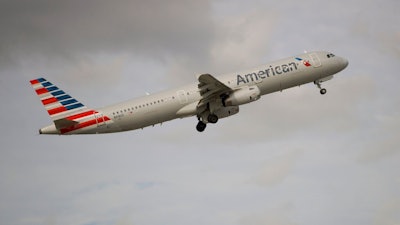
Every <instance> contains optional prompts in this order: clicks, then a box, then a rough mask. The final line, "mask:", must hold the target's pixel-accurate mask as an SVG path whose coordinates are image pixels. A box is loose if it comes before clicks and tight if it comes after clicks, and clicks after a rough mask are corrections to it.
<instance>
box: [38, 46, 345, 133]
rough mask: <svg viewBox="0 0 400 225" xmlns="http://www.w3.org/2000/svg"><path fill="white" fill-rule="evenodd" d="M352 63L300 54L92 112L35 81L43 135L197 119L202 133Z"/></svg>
mask: <svg viewBox="0 0 400 225" xmlns="http://www.w3.org/2000/svg"><path fill="white" fill-rule="evenodd" d="M347 65H348V61H347V60H346V59H345V58H342V57H339V56H335V55H334V54H332V53H330V52H326V51H315V52H309V53H303V54H298V55H296V56H292V57H289V58H285V59H281V60H278V61H275V62H271V63H267V64H264V65H262V66H259V67H255V68H253V69H249V70H244V71H240V72H235V73H229V74H225V75H221V76H218V77H216V76H212V75H210V74H201V75H198V76H197V82H195V83H193V84H189V85H186V86H183V87H180V88H177V89H173V90H167V91H163V92H160V93H156V94H151V95H146V96H144V97H140V98H136V99H133V100H129V101H125V102H122V103H118V104H114V105H111V106H106V107H103V108H99V109H92V108H88V107H86V106H85V105H83V104H82V103H81V102H79V101H78V100H76V99H75V98H73V97H71V96H70V95H68V94H67V93H65V92H64V91H63V90H61V89H59V88H58V87H57V86H55V85H54V84H53V83H51V82H49V81H47V80H46V79H44V78H37V79H34V80H31V81H30V83H31V85H32V87H33V89H34V90H35V91H36V94H37V95H38V96H39V98H40V100H41V102H42V104H43V106H44V107H45V109H46V111H47V112H48V114H49V115H50V118H51V119H52V120H53V123H52V124H51V125H49V126H46V127H43V128H41V129H39V134H58V135H72V134H100V133H113V132H122V131H129V130H135V129H139V128H144V127H147V126H151V125H153V126H154V125H155V124H159V123H161V124H162V123H163V122H166V121H170V120H173V119H178V118H185V117H191V116H196V117H197V120H198V122H197V125H196V129H197V131H199V132H203V131H204V130H205V129H206V126H207V124H215V123H217V122H218V120H219V119H222V118H226V117H229V116H232V115H235V114H237V113H238V112H239V106H240V105H243V104H247V103H250V102H254V101H257V100H258V99H260V97H261V96H262V95H266V94H270V93H273V92H277V91H282V90H285V89H288V88H292V87H296V86H300V85H303V84H306V83H311V82H313V83H314V84H315V85H316V86H317V87H318V88H319V90H320V93H321V94H322V95H323V94H326V92H327V91H326V89H325V88H322V86H321V83H322V82H325V81H328V80H330V79H332V78H333V75H334V74H336V73H338V72H340V71H342V70H343V69H345V68H346V67H347Z"/></svg>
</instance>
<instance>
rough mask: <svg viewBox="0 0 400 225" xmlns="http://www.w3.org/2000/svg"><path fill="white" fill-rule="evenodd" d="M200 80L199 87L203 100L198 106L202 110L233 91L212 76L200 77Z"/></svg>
mask: <svg viewBox="0 0 400 225" xmlns="http://www.w3.org/2000/svg"><path fill="white" fill-rule="evenodd" d="M198 80H199V85H198V87H199V90H200V95H201V96H202V99H201V100H200V102H199V104H198V105H197V108H202V107H203V106H205V105H207V104H208V103H209V102H210V101H215V100H216V99H220V98H221V95H224V94H226V95H227V94H229V93H231V92H232V91H233V90H232V89H231V88H230V87H228V86H226V85H225V84H224V83H222V82H221V81H219V80H218V79H216V78H215V77H213V76H212V75H210V74H202V75H200V76H199V78H198Z"/></svg>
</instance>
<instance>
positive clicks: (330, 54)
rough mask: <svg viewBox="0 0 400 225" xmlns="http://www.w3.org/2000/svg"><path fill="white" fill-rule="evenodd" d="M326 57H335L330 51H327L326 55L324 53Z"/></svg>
mask: <svg viewBox="0 0 400 225" xmlns="http://www.w3.org/2000/svg"><path fill="white" fill-rule="evenodd" d="M326 57H328V58H333V57H335V55H334V54H332V53H329V54H328V55H326Z"/></svg>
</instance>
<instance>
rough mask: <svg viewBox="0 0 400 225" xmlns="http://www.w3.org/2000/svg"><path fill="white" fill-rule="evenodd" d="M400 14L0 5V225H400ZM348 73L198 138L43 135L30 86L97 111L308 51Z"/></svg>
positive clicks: (281, 4)
mask: <svg viewBox="0 0 400 225" xmlns="http://www.w3.org/2000/svg"><path fill="white" fill-rule="evenodd" d="M399 8H400V2H399V1H396V0H386V1H377V0H369V1H368V0H367V1H362V2H361V1H356V0H349V1H347V0H346V1H317V0H304V1H289V0H281V1H256V0H250V1H224V0H220V1H177V0H172V1H105V0H104V1H53V0H51V1H50V0H38V1H28V0H26V1H24V0H21V1H1V7H0V29H1V35H0V99H1V103H2V106H1V107H0V113H1V115H2V116H1V118H0V121H1V124H2V126H1V127H2V129H1V131H0V140H1V142H0V143H1V149H0V223H1V224H15V225H25V224H45V225H54V224H61V225H64V224H77V225H114V224H115V225H137V224H146V225H156V224H174V225H176V224H215V225H217V224H218V225H231V224H238V225H244V224H246V225H247V224H253V225H261V224H262V225H265V224H267V225H268V224H275V225H276V224H277V225H293V224H304V225H305V224H328V225H330V224H331V225H333V224H367V225H369V224H370V225H375V224H399V223H400V191H399V190H400V176H399V171H400V154H399V152H400V140H399V134H400V129H399V126H400V113H399V112H400V98H399V96H400V89H399V88H398V83H399V81H400V78H399V71H400V15H399V13H398V9H399ZM304 50H308V51H312V50H328V51H332V52H334V53H335V54H337V55H340V56H343V57H345V58H347V59H348V60H349V62H350V64H349V67H348V68H347V69H346V70H344V71H343V72H341V73H340V74H338V76H336V77H335V78H334V79H333V80H331V81H329V82H327V83H324V84H323V86H324V87H325V88H327V89H328V93H327V95H325V96H321V95H320V94H319V91H318V89H317V88H316V87H315V86H314V85H312V84H307V85H304V86H302V87H301V88H293V89H290V90H287V91H284V92H282V93H275V94H271V95H267V96H263V97H262V98H261V100H260V101H258V102H255V103H253V104H249V105H245V106H243V107H241V112H240V113H239V114H238V115H236V116H234V117H229V118H226V119H223V120H221V121H220V122H218V124H216V125H210V126H208V128H207V130H206V132H204V133H198V132H197V131H196V130H195V125H196V119H195V118H188V119H183V120H175V121H173V122H168V123H164V124H163V125H162V126H156V127H154V128H150V127H149V128H145V129H144V130H137V131H132V132H125V133H116V134H108V135H88V136H40V135H38V129H39V128H41V127H43V126H45V125H48V124H49V123H50V122H51V121H50V119H49V117H48V115H47V114H46V112H45V111H44V109H43V108H42V106H41V104H40V102H39V100H38V98H37V97H36V96H35V94H34V92H33V90H32V88H31V87H30V85H29V83H28V81H29V80H30V79H33V78H36V77H40V76H44V77H46V78H47V79H49V80H50V81H52V82H53V83H56V84H57V85H58V86H59V87H61V88H62V89H64V90H65V91H67V92H68V93H70V94H71V95H72V96H74V97H75V98H77V99H79V100H80V101H82V102H83V103H85V104H86V105H88V106H89V107H101V106H105V105H108V104H111V103H115V102H118V101H123V100H126V99H130V98H133V97H138V96H142V95H144V94H145V93H146V92H153V93H154V92H157V91H161V90H164V89H168V88H174V87H177V86H180V85H184V84H187V83H190V82H195V75H196V74H199V73H211V74H214V75H218V74H221V73H227V72H233V71H235V70H241V69H245V68H247V67H253V66H256V65H259V64H263V63H266V62H268V61H273V60H276V59H280V58H284V57H287V56H291V55H295V54H297V53H301V52H303V51H304Z"/></svg>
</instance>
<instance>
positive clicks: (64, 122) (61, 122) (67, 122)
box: [54, 118, 79, 130]
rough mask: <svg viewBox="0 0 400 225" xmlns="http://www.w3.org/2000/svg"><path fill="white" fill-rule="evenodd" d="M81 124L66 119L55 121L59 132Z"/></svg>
mask: <svg viewBox="0 0 400 225" xmlns="http://www.w3.org/2000/svg"><path fill="white" fill-rule="evenodd" d="M77 124H79V122H77V121H73V120H69V119H66V118H62V119H58V120H55V121H54V125H55V126H56V128H57V130H60V129H62V128H68V127H72V126H74V125H77Z"/></svg>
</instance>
